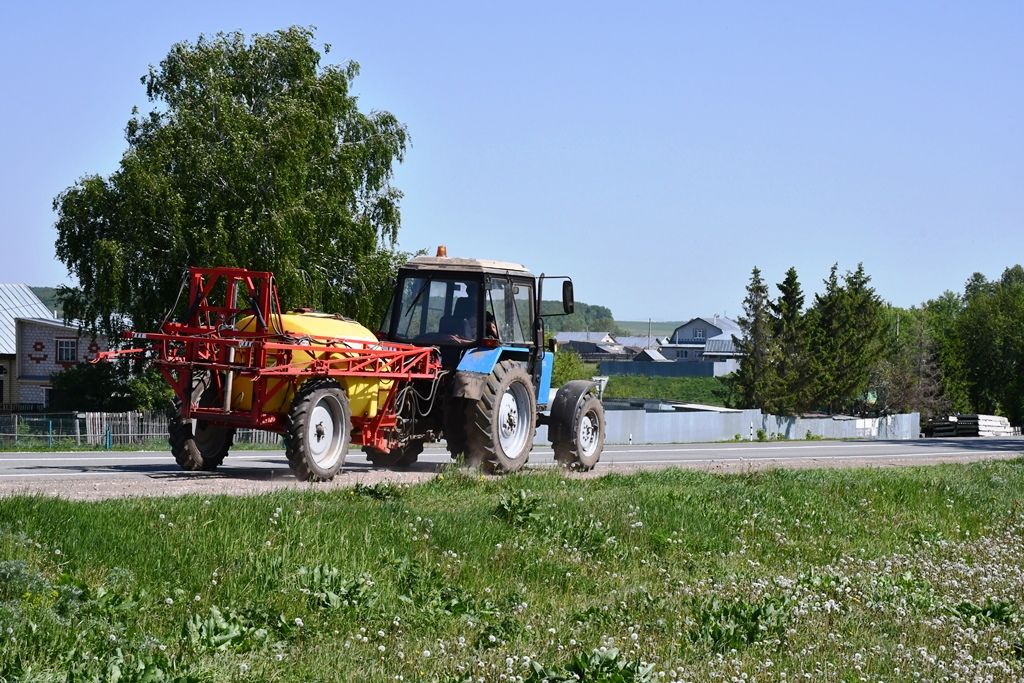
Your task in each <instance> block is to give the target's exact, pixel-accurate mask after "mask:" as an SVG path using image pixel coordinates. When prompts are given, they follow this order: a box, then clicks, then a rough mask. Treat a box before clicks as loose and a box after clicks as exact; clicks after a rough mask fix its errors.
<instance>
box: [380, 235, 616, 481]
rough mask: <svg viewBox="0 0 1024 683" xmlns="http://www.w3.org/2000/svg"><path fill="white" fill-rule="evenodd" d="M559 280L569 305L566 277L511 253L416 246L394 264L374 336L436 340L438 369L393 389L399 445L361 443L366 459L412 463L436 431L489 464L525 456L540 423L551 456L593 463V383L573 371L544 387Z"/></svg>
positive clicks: (452, 449)
mask: <svg viewBox="0 0 1024 683" xmlns="http://www.w3.org/2000/svg"><path fill="white" fill-rule="evenodd" d="M548 281H557V282H560V283H561V299H562V305H561V310H560V311H557V312H555V313H551V314H545V315H565V314H570V313H572V312H573V288H572V280H570V279H569V278H568V277H564V276H559V277H550V276H545V275H543V274H542V275H541V276H540V277H535V276H534V275H532V274H531V273H530V272H529V271H528V270H527V269H526V268H524V267H523V266H521V265H519V264H516V263H505V262H500V261H488V260H481V259H467V258H448V257H447V256H446V255H444V253H443V248H442V249H439V250H438V256H435V257H428V256H420V257H416V258H414V259H412V260H411V261H409V262H408V263H407V264H406V265H405V266H403V267H402V268H401V269H400V270H399V273H398V280H397V282H396V285H395V290H394V294H393V295H392V299H391V305H390V306H389V308H388V313H387V314H386V316H385V319H384V321H383V324H382V325H381V332H380V333H379V336H380V337H381V338H383V339H387V340H390V341H395V342H404V343H407V344H413V345H416V346H433V347H437V348H438V349H439V351H440V354H441V361H442V368H443V369H442V372H441V374H440V376H439V377H438V378H437V379H436V380H433V381H426V380H424V381H420V382H414V383H411V384H410V385H409V386H408V387H406V388H405V389H404V390H403V391H402V392H401V394H400V395H399V396H398V397H397V399H396V411H397V414H398V420H397V424H396V426H395V433H394V434H392V435H391V437H392V440H393V442H394V443H397V444H398V446H397V447H394V448H392V449H391V450H390V451H388V452H385V451H382V450H379V449H376V448H364V451H366V453H367V456H368V458H369V460H370V462H371V463H373V464H375V465H378V466H384V467H402V466H408V465H411V464H412V463H414V462H415V461H416V459H417V457H418V456H419V454H420V453H421V452H422V451H423V445H424V444H425V443H429V442H434V441H439V440H441V439H443V440H444V441H445V443H446V445H447V448H448V451H449V453H450V454H451V456H452V458H453V459H455V460H456V461H458V462H462V463H464V464H465V465H468V466H471V467H478V468H480V469H481V470H484V471H487V472H494V473H505V472H515V471H517V470H519V469H521V468H522V467H523V466H524V465H525V464H526V462H527V460H528V458H529V456H530V451H531V449H532V448H533V442H534V437H535V434H536V428H537V426H538V425H547V428H548V439H549V440H550V441H551V444H552V447H553V448H554V452H555V459H556V461H558V462H559V463H562V464H563V465H565V466H566V467H570V468H573V469H577V470H590V469H593V468H594V466H595V465H596V464H597V462H598V460H599V459H600V457H601V451H602V449H603V448H604V434H605V430H604V410H603V408H602V406H601V401H600V400H599V398H598V396H597V387H596V385H595V384H594V383H593V382H590V381H584V380H579V381H572V382H568V383H566V384H565V385H564V386H562V387H561V388H559V389H558V392H557V394H556V395H555V396H554V398H553V399H551V398H550V394H551V371H552V366H553V364H554V352H553V351H554V349H553V348H548V347H547V346H546V344H545V336H544V316H543V315H542V313H541V310H540V309H541V297H542V294H543V288H544V284H545V282H548Z"/></svg>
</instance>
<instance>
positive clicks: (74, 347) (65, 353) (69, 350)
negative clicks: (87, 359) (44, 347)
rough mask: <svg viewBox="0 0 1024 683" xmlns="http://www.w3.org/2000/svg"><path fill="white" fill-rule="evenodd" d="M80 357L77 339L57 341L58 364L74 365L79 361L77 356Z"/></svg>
mask: <svg viewBox="0 0 1024 683" xmlns="http://www.w3.org/2000/svg"><path fill="white" fill-rule="evenodd" d="M77 355H78V341H77V340H75V339H58V340H57V362H58V363H74V362H75V361H76V360H78V359H77V358H76V357H75V356H77Z"/></svg>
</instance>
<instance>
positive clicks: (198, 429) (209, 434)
mask: <svg viewBox="0 0 1024 683" xmlns="http://www.w3.org/2000/svg"><path fill="white" fill-rule="evenodd" d="M167 429H168V441H169V442H170V444H171V453H172V454H174V460H175V462H177V463H178V466H179V467H181V469H183V470H189V471H191V472H195V471H200V470H205V471H210V470H215V469H217V468H218V467H220V465H221V463H223V462H224V458H226V457H227V455H228V450H229V449H230V448H231V446H232V444H233V442H234V437H235V430H234V429H233V428H231V427H222V426H220V425H212V424H210V423H208V422H207V421H206V420H185V419H182V418H181V417H174V418H172V419H171V422H170V424H168V426H167Z"/></svg>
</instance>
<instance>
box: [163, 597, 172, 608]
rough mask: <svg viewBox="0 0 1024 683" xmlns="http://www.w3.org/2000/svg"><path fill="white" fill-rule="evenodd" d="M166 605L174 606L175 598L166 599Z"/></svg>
mask: <svg viewBox="0 0 1024 683" xmlns="http://www.w3.org/2000/svg"><path fill="white" fill-rule="evenodd" d="M164 604H166V605H168V606H170V605H173V604H174V598H172V597H167V598H164Z"/></svg>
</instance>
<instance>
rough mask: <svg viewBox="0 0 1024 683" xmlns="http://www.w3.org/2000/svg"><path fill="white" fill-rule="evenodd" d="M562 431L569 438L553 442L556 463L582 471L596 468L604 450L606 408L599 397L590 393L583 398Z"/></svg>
mask: <svg viewBox="0 0 1024 683" xmlns="http://www.w3.org/2000/svg"><path fill="white" fill-rule="evenodd" d="M563 433H565V434H566V435H568V436H569V439H568V440H559V441H555V442H554V443H552V444H551V447H552V448H553V449H554V451H555V462H558V463H561V464H562V465H565V466H566V467H569V468H571V469H574V470H579V471H583V472H588V471H590V470H592V469H594V467H595V466H596V465H597V461H598V460H600V459H601V451H603V450H604V407H603V406H602V405H601V401H600V400H598V398H597V396H594V395H593V394H590V395H588V396H587V397H586V398H584V399H583V401H582V402H581V403H580V405H579V407H578V408H577V409H576V414H575V415H574V416H573V420H572V424H571V425H565V426H564V429H563Z"/></svg>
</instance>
